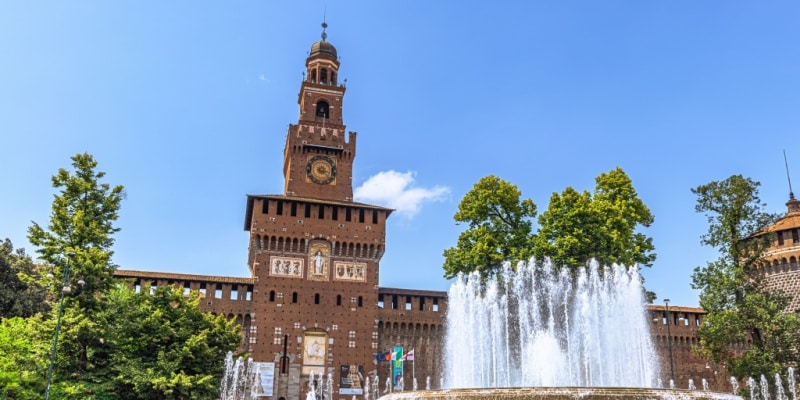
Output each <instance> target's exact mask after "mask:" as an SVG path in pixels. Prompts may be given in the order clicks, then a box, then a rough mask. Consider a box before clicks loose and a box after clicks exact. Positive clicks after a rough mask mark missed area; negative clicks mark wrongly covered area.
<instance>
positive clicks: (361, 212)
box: [358, 208, 364, 223]
mask: <svg viewBox="0 0 800 400" xmlns="http://www.w3.org/2000/svg"><path fill="white" fill-rule="evenodd" d="M358 222H361V223H364V209H363V208H362V209H360V210H358Z"/></svg>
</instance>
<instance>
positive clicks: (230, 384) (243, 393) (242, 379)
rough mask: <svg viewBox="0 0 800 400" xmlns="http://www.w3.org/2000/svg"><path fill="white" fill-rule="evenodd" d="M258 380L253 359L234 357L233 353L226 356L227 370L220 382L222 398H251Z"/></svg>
mask: <svg viewBox="0 0 800 400" xmlns="http://www.w3.org/2000/svg"><path fill="white" fill-rule="evenodd" d="M255 384H260V382H256V380H255V374H254V368H253V360H252V359H250V358H248V359H244V358H242V357H239V358H237V359H236V360H234V359H233V353H231V352H228V354H227V355H226V356H225V371H224V372H223V374H222V383H221V384H220V394H219V396H220V397H219V398H220V400H249V399H250V398H251V390H252V388H253V386H254V385H255Z"/></svg>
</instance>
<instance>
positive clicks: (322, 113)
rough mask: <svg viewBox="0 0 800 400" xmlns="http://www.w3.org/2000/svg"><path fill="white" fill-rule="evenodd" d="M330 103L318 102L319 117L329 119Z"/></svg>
mask: <svg viewBox="0 0 800 400" xmlns="http://www.w3.org/2000/svg"><path fill="white" fill-rule="evenodd" d="M328 108H329V106H328V103H327V102H324V101H322V100H320V101H318V102H317V117H319V118H328V116H329V115H328Z"/></svg>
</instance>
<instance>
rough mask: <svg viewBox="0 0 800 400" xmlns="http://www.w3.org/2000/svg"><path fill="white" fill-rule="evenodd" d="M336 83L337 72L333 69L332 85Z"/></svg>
mask: <svg viewBox="0 0 800 400" xmlns="http://www.w3.org/2000/svg"><path fill="white" fill-rule="evenodd" d="M335 84H336V72H333V71H331V85H335Z"/></svg>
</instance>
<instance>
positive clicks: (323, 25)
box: [322, 7, 328, 42]
mask: <svg viewBox="0 0 800 400" xmlns="http://www.w3.org/2000/svg"><path fill="white" fill-rule="evenodd" d="M326 14H328V7H325V11H323V12H322V41H323V42H324V41H325V39H327V38H328V34H327V33H325V28H327V27H328V23H327V22H325V17H326V16H327V15H326Z"/></svg>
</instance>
